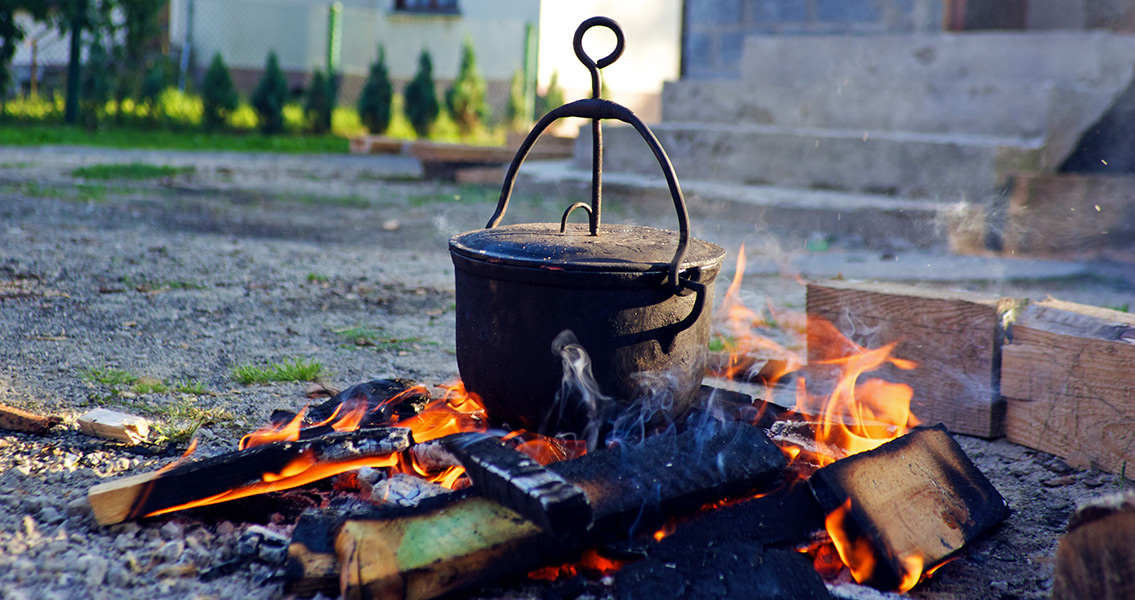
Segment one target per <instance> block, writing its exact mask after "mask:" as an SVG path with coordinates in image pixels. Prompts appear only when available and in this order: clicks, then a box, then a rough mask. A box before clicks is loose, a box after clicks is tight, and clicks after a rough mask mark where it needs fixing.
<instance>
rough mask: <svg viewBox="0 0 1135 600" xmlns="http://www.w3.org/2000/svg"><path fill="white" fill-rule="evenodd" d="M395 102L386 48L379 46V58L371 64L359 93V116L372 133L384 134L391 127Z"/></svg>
mask: <svg viewBox="0 0 1135 600" xmlns="http://www.w3.org/2000/svg"><path fill="white" fill-rule="evenodd" d="M393 102H394V86H393V84H391V83H390V72H389V71H388V70H387V68H386V49H385V48H382V47H381V46H380V47H379V48H378V59H377V60H375V62H373V63H371V65H370V73H368V74H367V79H366V83H364V84H363V91H362V94H360V95H359V103H358V109H359V118H360V119H362V122H363V125H364V126H365V127H366V128H367V130H368V131H370V132H371V133H377V134H382V133H386V130H387V129H388V128H389V127H390V119H391V114H392V112H393V111H392V107H393Z"/></svg>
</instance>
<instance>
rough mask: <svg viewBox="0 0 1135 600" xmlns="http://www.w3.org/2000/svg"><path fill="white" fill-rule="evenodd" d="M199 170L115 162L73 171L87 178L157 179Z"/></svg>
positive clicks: (191, 167) (76, 175)
mask: <svg viewBox="0 0 1135 600" xmlns="http://www.w3.org/2000/svg"><path fill="white" fill-rule="evenodd" d="M196 171H197V167H193V166H188V167H172V166H170V165H150V164H146V163H138V162H133V163H115V164H103V165H91V166H89V167H79V168H77V169H74V170H72V171H71V175H72V176H74V177H83V178H85V179H131V180H141V179H157V178H160V177H174V176H176V175H188V174H190V173H194V172H196Z"/></svg>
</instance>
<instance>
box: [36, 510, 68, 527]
mask: <svg viewBox="0 0 1135 600" xmlns="http://www.w3.org/2000/svg"><path fill="white" fill-rule="evenodd" d="M36 517H37V518H38V519H39V520H40V521H41V522H43V523H47V524H48V525H55V524H56V523H60V522H62V521H63V515H61V514H59V511H58V510H56V508H55V507H54V506H45V507H43V508H42V509H40V511H39V514H38V515H36Z"/></svg>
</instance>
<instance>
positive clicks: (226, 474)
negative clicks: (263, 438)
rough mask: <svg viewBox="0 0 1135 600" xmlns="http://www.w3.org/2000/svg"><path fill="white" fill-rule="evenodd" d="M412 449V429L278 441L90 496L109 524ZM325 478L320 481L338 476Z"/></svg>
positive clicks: (121, 482)
mask: <svg viewBox="0 0 1135 600" xmlns="http://www.w3.org/2000/svg"><path fill="white" fill-rule="evenodd" d="M412 444H413V436H412V434H411V432H410V430H409V429H403V428H398V427H391V428H375V429H365V430H360V431H347V432H342V433H332V434H328V435H324V436H322V437H320V438H317V439H312V440H302V441H295V442H273V443H268V444H264V445H261V446H256V447H253V448H250V449H247V450H239V451H233V452H227V453H225V454H219V455H216V456H211V457H208V458H201V459H192V458H191V459H189V460H188V461H186V462H183V463H180V464H177V465H175V466H173V467H172V468H170V469H167V470H163V471H155V472H153V473H145V474H142V475H135V476H133V477H125V478H122V479H117V480H115V481H111V482H107V483H102V484H99V485H96V486H93V487H92V488H91V489H90V490H89V491H88V492H87V499H88V500H89V501H90V503H91V508H92V509H93V510H94V513H95V518H96V519H97V520H98V522H99V524H101V525H110V524H113V523H120V522H122V521H125V520H128V519H136V518H140V517H146V516H152V515H156V514H161V513H164V512H167V511H168V510H169V509H172V508H174V507H183V508H185V507H188V506H192V505H196V504H198V503H201V502H202V501H206V500H210V501H211V500H216V501H221V500H220V497H221V496H222V495H225V496H224V498H226V499H236V498H239V497H244V496H245V495H248V494H245V493H244V492H250V493H260V492H263V491H268V489H267V487H266V485H267V484H275V485H274V486H271V487H272V488H273V489H286V487H287V486H286V485H281V483H280V482H281V480H283V479H286V478H288V477H289V476H290V475H294V476H295V479H294V481H296V482H297V483H296V484H295V485H304V484H306V483H310V482H311V481H313V479H304V478H303V477H302V476H301V474H302V473H304V472H306V470H300V471H297V472H295V473H292V472H291V471H294V470H296V469H299V468H300V467H302V466H304V465H307V466H310V465H311V464H315V463H318V464H320V465H321V466H323V467H327V466H330V465H335V464H340V465H352V466H351V467H349V468H358V467H360V466H364V465H363V464H361V463H360V461H364V460H366V459H381V458H383V457H386V456H388V455H391V454H394V453H397V452H402V451H404V450H406V449H408V448H409V447H410V446H411V445H412ZM321 471H324V470H323V469H321ZM312 472H314V471H312ZM324 473H325V474H323V475H322V477H318V478H323V477H330V476H331V475H334V474H335V472H326V471H324ZM293 487H294V486H293Z"/></svg>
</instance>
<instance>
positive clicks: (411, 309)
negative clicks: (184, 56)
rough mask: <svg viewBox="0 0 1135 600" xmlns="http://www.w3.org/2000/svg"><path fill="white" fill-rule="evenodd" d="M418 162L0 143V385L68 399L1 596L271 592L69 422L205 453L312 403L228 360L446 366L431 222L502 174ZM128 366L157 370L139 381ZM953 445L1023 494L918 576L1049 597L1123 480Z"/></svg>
mask: <svg viewBox="0 0 1135 600" xmlns="http://www.w3.org/2000/svg"><path fill="white" fill-rule="evenodd" d="M135 161H144V162H152V163H161V164H169V165H173V166H183V167H193V172H191V173H182V174H179V175H175V176H172V177H169V178H166V179H161V180H146V181H139V182H130V181H120V180H113V181H102V180H81V179H78V178H76V177H74V176H73V175H72V174H71V171H72V170H73V169H74V168H76V167H78V166H81V165H88V164H93V163H98V162H109V163H129V162H135ZM418 173H419V169H418V166H417V164H416V163H414V162H413V161H410V160H407V159H402V158H400V157H393V158H386V159H377V158H368V157H363V158H360V157H347V156H341V157H280V156H270V155H261V156H245V155H225V154H193V153H173V152H143V151H137V152H135V151H105V150H91V149H59V148H56V149H31V150H27V149H0V402H3V403H6V404H9V405H15V406H19V407H23V408H27V409H29V410H33V411H35V412H39V413H47V414H55V415H59V416H61V417H63V418H64V425H63V426H62V427H60V428H58V429H57V430H55V431H54V432H53V433H52V434H50V435H48V436H46V437H34V436H27V435H22V434H13V433H9V432H0V504H2V505H3V506H4V507H5V510H0V598H4V599H9V598H11V599H15V598H88V597H89V598H152V597H154V596H155V595H156V594H164V595H169V594H174V595H175V596H176V597H185V598H193V597H221V598H232V597H250V598H257V597H278V596H279V595H280V593H281V592H280V587H279V583H278V579H277V577H276V576H277V575H278V570H277V567H276V566H275V565H270V564H266V563H263V562H259V561H255V560H253V561H248V562H246V563H244V564H243V566H241V567H240V568H239V569H237V570H236V572H234V573H232V574H228V575H225V576H223V577H218V578H216V579H212V580H208V581H206V580H205V578H203V577H201V576H200V573H201V572H202V571H204V570H207V569H208V568H210V567H212V566H216V565H217V564H220V563H222V562H224V561H226V560H229V559H231V558H233V557H235V556H236V553H237V551H238V546H239V544H238V541H239V539H240V536H241V534H242V533H243V532H244V531H245V528H246V525H247V524H245V523H240V522H237V523H227V524H226V523H221V524H217V523H209V522H203V521H201V520H196V519H192V518H186V517H184V516H171V517H169V518H161V519H154V520H150V521H147V522H144V523H139V524H136V523H130V524H125V525H119V526H113V527H109V528H103V527H99V526H97V525H96V524H94V522H93V520H92V518H91V516H90V514H89V509H88V508H87V507H86V503H85V491H86V489H87V488H88V487H89V486H90V485H93V484H95V483H98V482H99V481H102V480H104V479H105V478H107V477H114V476H119V475H122V474H127V473H140V472H146V471H149V470H152V469H154V468H156V467H157V466H159V465H160V464H163V463H164V462H168V460H169V458H168V457H152V456H144V455H138V454H136V453H131V452H127V451H125V450H123V449H121V448H117V447H114V446H110V445H107V444H104V443H102V442H100V441H97V440H94V439H92V438H88V437H86V436H83V435H81V434H79V433H78V432H77V431H76V428H75V425H74V421H75V419H76V418H77V417H78V416H79V415H81V414H82V413H83V412H85V411H87V410H89V409H90V408H92V407H94V406H99V405H107V406H110V407H111V408H116V409H119V410H123V411H126V412H132V413H137V414H145V415H147V416H149V417H151V418H152V419H153V420H154V421H155V422H156V423H159V424H160V425H161V429H162V432H163V433H165V434H168V435H170V436H172V437H174V438H175V439H181V437H179V436H182V437H184V436H185V435H187V432H188V431H190V430H191V429H192V428H193V426H194V425H195V424H196V423H197V422H198V421H200V420H203V421H204V425H203V426H202V427H201V429H200V430H198V431H197V433H198V435H199V436H200V438H201V439H202V441H203V442H204V446H205V447H204V449H203V450H202V451H210V452H215V451H220V450H221V449H229V448H231V447H232V446H233V445H234V443H235V441H236V439H237V438H239V436H240V435H241V434H243V433H246V432H247V431H249V430H250V429H253V428H255V427H257V426H259V425H260V424H263V423H264V422H266V421H267V418H268V415H269V414H270V413H271V411H272V410H274V409H279V408H283V409H289V410H298V409H299V408H301V407H302V406H303V405H304V404H305V403H306V402H307V400H306V398H305V397H304V388H305V385H306V384H303V383H275V384H267V385H241V384H238V383H236V382H234V381H233V379H232V376H231V374H232V371H233V368H234V367H235V366H238V365H246V364H253V365H261V366H263V365H267V364H269V363H274V362H280V361H295V360H301V361H317V362H318V363H320V364H321V365H322V366H323V369H324V372H325V374H324V376H323V380H324V381H325V382H326V383H327V384H328V385H330V386H333V387H338V388H342V387H346V386H348V385H350V384H353V383H358V382H362V381H366V380H368V379H371V378H374V377H384V376H385V377H393V376H397V377H408V378H412V379H416V380H419V381H422V382H424V383H430V384H435V383H443V382H446V381H449V380H451V379H453V378H454V377H455V376H456V373H457V369H456V363H455V360H454V354H453V352H454V348H453V339H452V338H453V281H452V265H451V263H450V261H449V256H448V252H447V249H446V240H447V239H448V237H449V236H451V235H453V234H455V233H459V232H461V231H466V230H469V229H474V228H477V227H480V226H483V223H484V221H485V219H486V218H487V217H488V215H489V214H490V213H491V209H492V205H493V203H494V202H495V198H496V195H497V193H498V192H497V190H495V189H490V188H480V187H475V186H459V185H452V184H439V183H432V182H424V181H421V180H420V179H418V177H417V176H418ZM529 194H530V195H529V196H528V197H527V198H526V200H525V202H523V203H518V204H517V205H516V207H515V208H514V209H512V212H510V215H512V216H511V217H510V218H513V219H516V220H518V221H519V220H540V221H548V220H554V219H556V218H558V215H559V212H560V210H561V209H562V207H563V206H564V205H566V203H567V202H566V199H565V198H563V197H557V194H556V193H555V191H554V190H553V191H548V190H536V191H529ZM610 214H612V215H613V217H611V218H617V219H618V220H622V221H629V222H639V223H643V224H651V225H660V226H666V220H667V219H668V217H667V216H666V215H665V214H660V213H659V212H658V211H655V210H653V209H652V208H647V209H644V208H642V207H640V206H639V205H637V204H634V205H628V206H626V207H621V208H618V207H617V208H612V212H611V213H610ZM754 232H755V228H754V225H753V224H742V223H732V222H726V221H702V222H698V223H697V235H698V236H700V237H706V238H707V239H712V240H714V241H718V242H719V243H721V244H722V245H723V246H726V247H727V248H728V249H730V250H731V251H732V250H734V249H736V248H737V247H739V245H740V243H741V242H748V243H749V246H748V248H749V251H748V254H749V259H750V261H753V260H765V261H769V262H772V263H776V264H784V265H788V264H790V263H791V259H792V257H793V256H795V255H796V254H799V253H800V252H799V250H798V248H800V249H802V248H803V245H804V240H797V241H794V240H788V239H777V238H775V237H770V236H768V235H767V234H762V235H761V236H757V235H756V234H755V233H754ZM832 244H833V248H832V250H831V251H832V252H840V251H846V252H852V253H854V252H858V251H861V248H857V247H856V246H855V244H854V241H846V240H843V241H841V240H833V241H832ZM841 244H842V245H841ZM841 256H844V257H846V256H847V254H846V253H845V254H842V255H841ZM871 260H875V258H871ZM731 265H732V259H730V260H729V263H728V264H727V265H726V269H725V270H726V273H727V274H729V273H731V272H732V270H733V267H732V266H731ZM762 273H763V274H758V275H755V276H751V277H749V278H747V279H746V282H745V288H744V289H745V293H746V296H747V297H748V298H749V301H750V302H751V303H759V302H761V301H762V300H763V299H764V298H768V299H770V300H772V301H773V302H775V303H777V304H778V305H780V306H782V307H787V308H796V309H802V306H803V287H802V286H801V285H800V283H799V282H798V281H797V279H796V278H795V277H794V274H793V273H791V272H788V271H787V269H786V270H785V271H784V272H777V271H769V270H763V271H762ZM932 284H933V283H932ZM935 285H950V286H951V287H970V288H975V289H976V288H980V289H987V290H991V291H996V292H1000V293H1016V294H1022V295H1027V296H1033V297H1043V296H1044V295H1046V294H1050V293H1051V294H1054V295H1057V296H1061V297H1064V298H1067V299H1072V300H1078V301H1081V302H1089V303H1094V304H1098V305H1103V306H1118V305H1120V304H1122V301H1123V300H1124V299H1125V298H1126V299H1130V298H1131V297H1132V288H1131V287H1130V285H1129V284H1128V283H1127V282H1126V281H1125V280H1123V279H1122V278H1116V277H1112V276H1108V275H1107V274H1106V273H1105V274H1102V275H1098V276H1077V277H1072V278H1066V279H1060V280H1050V281H1032V282H1005V281H993V280H989V279H984V280H979V281H968V282H966V281H963V282H957V281H954V282H947V283H939V284H935ZM125 376H128V377H125ZM116 377H118V381H117V382H114V380H115V378H116ZM124 377H125V378H124ZM129 377H134V378H142V380H141V381H142V382H144V383H146V382H148V383H150V384H155V383H161V384H164V385H165V386H166V387H167V388H171V389H167V390H166V391H157V392H154V391H146V390H145V389H144V388H140V387H138V384H137V383H129V382H127V379H128V378H129ZM100 380H101V381H100ZM108 381H109V382H110V383H108ZM152 389H153V387H151V390H152ZM962 443H963V445H964V447H965V448H966V450H967V451H968V452H969V453H970V455H971V457H972V458H974V460H975V461H977V462H978V464H979V466H980V467H981V468H982V469H983V470H984V471H985V472H986V473H987V474H988V475H989V476H990V477H991V478H992V479H993V480H994V483H995V485H997V487H998V488H999V489H1000V490H1001V492H1002V493H1003V494H1004V495H1005V496H1006V497H1007V498H1008V499H1009V501H1010V504H1011V505H1012V506H1013V507H1014V508H1015V510H1016V512H1015V513H1014V516H1013V517H1011V518H1010V520H1009V522H1007V523H1006V524H1005V525H1004V526H1003V527H1002V528H1001V529H999V530H998V531H997V532H996V533H995V534H994V535H993V536H991V537H990V538H989V539H987V540H985V541H983V542H981V543H979V544H976V545H974V547H973V548H971V549H970V550H969V551H968V552H967V553H966V557H965V558H964V560H960V561H956V562H955V563H951V564H950V565H948V566H947V567H945V568H943V569H942V570H941V571H940V573H939V575H938V577H937V578H936V579H934V580H933V581H931V582H930V583H929V584H926V585H924V586H921V587H920V588H919V589H918V590H916V591H915V592H914V593H913V594H912V596H913V597H917V598H953V597H958V598H962V597H964V598H1001V597H1004V598H1041V597H1046V595H1047V589H1048V587H1049V586H1050V585H1051V580H1050V577H1051V570H1052V565H1051V557H1052V555H1053V550H1054V548H1055V543H1056V540H1057V536H1058V534H1059V532H1060V530H1061V529H1062V527H1063V524H1064V519H1065V518H1066V517H1067V515H1068V513H1069V511H1071V510H1072V508H1073V507H1074V505H1075V503H1076V502H1077V501H1079V500H1080V499H1082V498H1085V497H1090V496H1092V495H1094V494H1096V493H1099V492H1101V491H1104V490H1107V489H1111V488H1113V487H1115V486H1117V485H1120V483H1118V482H1117V481H1116V479H1115V478H1114V477H1112V476H1108V475H1103V474H1100V473H1095V472H1084V471H1071V470H1068V469H1067V468H1066V467H1065V466H1063V465H1062V463H1060V462H1059V461H1056V460H1055V459H1053V458H1051V457H1049V456H1047V455H1043V454H1040V453H1036V452H1032V451H1028V450H1026V449H1023V448H1020V447H1017V446H1014V445H1012V444H1008V443H1006V442H992V443H991V442H985V441H981V440H975V439H963V440H962ZM1053 481H1055V482H1056V483H1052V482H1053ZM278 528H279V529H281V530H284V529H286V528H284V527H283V526H280V527H278ZM493 593H502V594H503V593H505V592H504V591H501V590H497V591H496V592H493Z"/></svg>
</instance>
